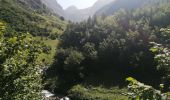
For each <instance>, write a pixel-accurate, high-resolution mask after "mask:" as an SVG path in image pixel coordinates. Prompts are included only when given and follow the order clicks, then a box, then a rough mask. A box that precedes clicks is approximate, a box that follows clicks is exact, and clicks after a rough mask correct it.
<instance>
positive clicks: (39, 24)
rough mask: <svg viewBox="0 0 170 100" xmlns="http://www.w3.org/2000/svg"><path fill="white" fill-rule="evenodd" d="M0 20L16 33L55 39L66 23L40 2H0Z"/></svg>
mask: <svg viewBox="0 0 170 100" xmlns="http://www.w3.org/2000/svg"><path fill="white" fill-rule="evenodd" d="M0 19H1V20H2V21H5V22H7V23H8V25H9V26H10V27H11V28H13V29H14V30H16V31H18V32H30V33H31V34H32V35H34V36H45V37H51V38H55V37H57V36H58V34H61V33H62V32H63V31H64V30H65V28H66V22H65V21H63V19H62V20H61V19H60V18H59V17H57V16H56V15H54V14H53V13H52V12H51V11H50V9H49V8H47V7H46V6H45V5H44V4H43V3H42V2H41V0H0Z"/></svg>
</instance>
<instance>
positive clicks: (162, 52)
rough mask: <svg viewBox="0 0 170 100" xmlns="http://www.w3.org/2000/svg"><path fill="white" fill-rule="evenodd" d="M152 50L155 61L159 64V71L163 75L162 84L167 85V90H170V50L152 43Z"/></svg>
mask: <svg viewBox="0 0 170 100" xmlns="http://www.w3.org/2000/svg"><path fill="white" fill-rule="evenodd" d="M152 44H153V45H154V46H153V47H152V48H151V50H152V52H154V53H155V61H156V62H157V63H158V65H157V70H158V71H160V73H162V83H163V84H165V90H169V89H170V81H169V80H170V49H169V48H168V47H165V46H163V45H162V44H157V43H152Z"/></svg>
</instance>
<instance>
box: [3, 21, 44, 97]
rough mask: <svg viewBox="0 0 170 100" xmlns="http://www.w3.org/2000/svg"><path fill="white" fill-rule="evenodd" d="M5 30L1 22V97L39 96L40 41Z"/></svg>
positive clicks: (40, 86) (40, 85)
mask: <svg viewBox="0 0 170 100" xmlns="http://www.w3.org/2000/svg"><path fill="white" fill-rule="evenodd" d="M7 30H8V29H7V28H5V24H4V23H2V22H0V77H1V78H0V100H31V99H32V100H40V98H41V94H40V93H41V90H42V78H41V76H42V73H41V72H40V71H41V70H42V68H41V66H40V63H38V62H37V58H38V55H39V54H40V53H42V51H43V48H42V45H41V44H40V43H39V42H36V41H35V40H33V39H32V37H31V35H29V34H25V33H23V34H18V33H13V32H10V33H9V32H8V31H7Z"/></svg>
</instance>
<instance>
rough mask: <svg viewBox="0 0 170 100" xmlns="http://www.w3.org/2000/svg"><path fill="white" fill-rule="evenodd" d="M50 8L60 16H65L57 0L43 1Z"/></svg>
mask: <svg viewBox="0 0 170 100" xmlns="http://www.w3.org/2000/svg"><path fill="white" fill-rule="evenodd" d="M41 1H42V3H44V4H45V5H46V6H47V7H48V8H50V9H51V10H52V11H53V12H55V13H56V14H58V15H60V16H65V13H64V10H63V8H62V7H61V5H60V4H58V2H57V1H56V0H41Z"/></svg>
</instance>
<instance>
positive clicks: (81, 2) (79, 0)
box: [57, 0, 97, 9]
mask: <svg viewBox="0 0 170 100" xmlns="http://www.w3.org/2000/svg"><path fill="white" fill-rule="evenodd" d="M96 1H97V0H57V2H58V3H59V4H60V5H61V6H62V7H63V8H64V9H66V8H68V7H69V6H73V5H74V6H76V7H77V8H78V9H83V8H88V7H91V6H92V5H93V4H94V3H95V2H96Z"/></svg>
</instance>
